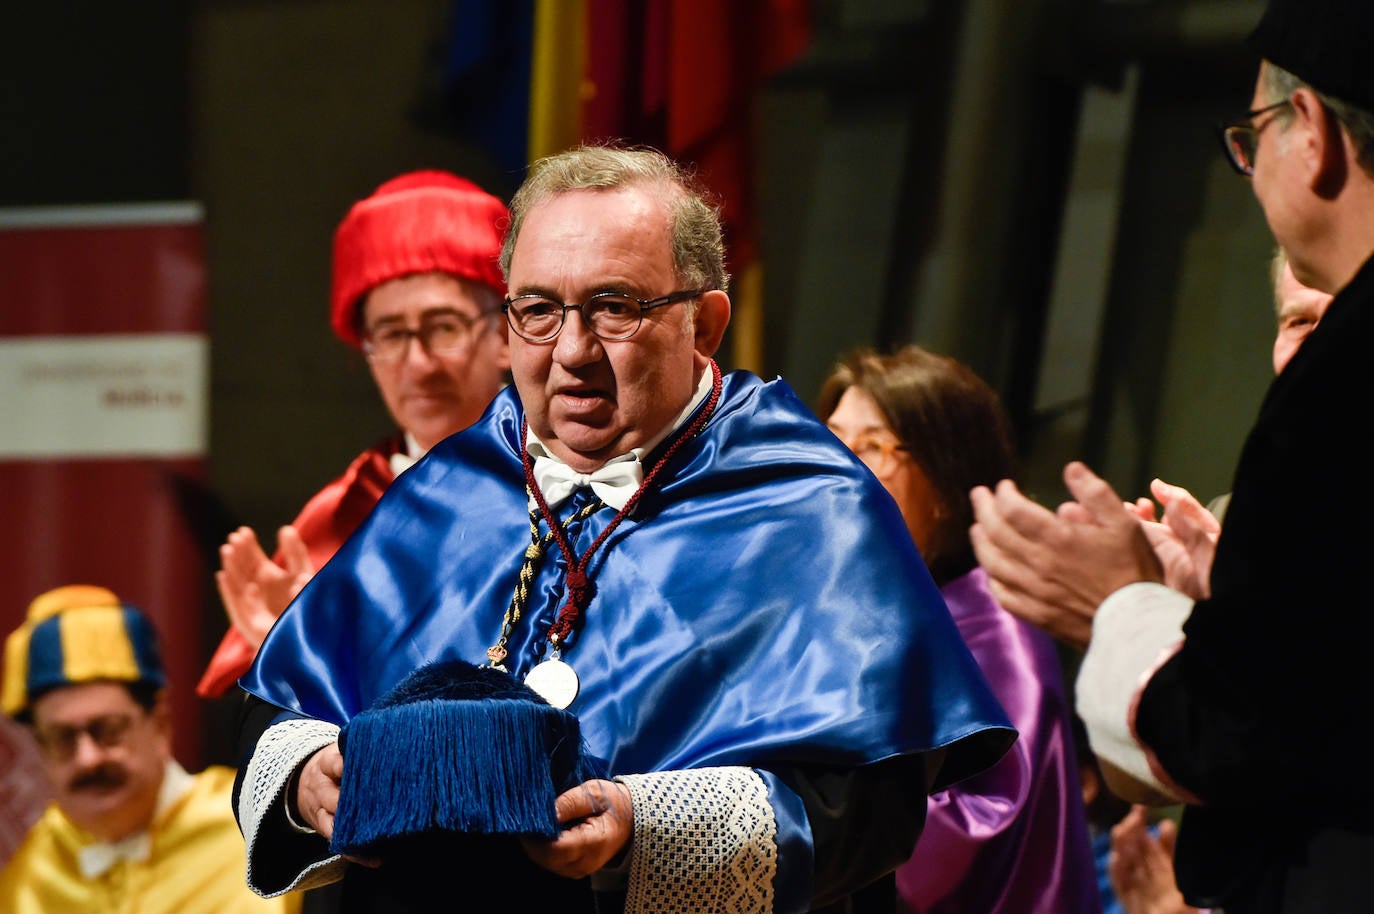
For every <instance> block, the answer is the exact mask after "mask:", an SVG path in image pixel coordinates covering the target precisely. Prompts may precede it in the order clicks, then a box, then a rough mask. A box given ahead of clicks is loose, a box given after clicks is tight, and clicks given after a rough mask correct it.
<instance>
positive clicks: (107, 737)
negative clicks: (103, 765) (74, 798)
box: [33, 714, 134, 762]
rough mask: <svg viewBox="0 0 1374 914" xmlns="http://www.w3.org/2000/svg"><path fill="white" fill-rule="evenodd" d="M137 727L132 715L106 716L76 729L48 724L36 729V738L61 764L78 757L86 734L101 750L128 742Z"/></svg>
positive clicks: (66, 725) (48, 753)
mask: <svg viewBox="0 0 1374 914" xmlns="http://www.w3.org/2000/svg"><path fill="white" fill-rule="evenodd" d="M133 725H134V718H133V716H132V715H129V714H103V715H101V716H100V717H96V718H93V719H91V720H88V721H86V722H85V723H84V724H78V725H76V726H72V725H69V724H48V725H46V726H42V727H35V728H34V731H33V735H34V737H35V738H36V739H37V740H38V747H39V748H40V749H42V750H43V752H44V753H46V754H47V755H48V756H49V757H51V758H53V759H56V760H57V761H60V762H65V761H67V760H69V759H71V758H72V757H73V756H75V755H76V745H77V743H78V742H80V740H81V736H82V734H85V735H86V736H89V737H90V738H91V740H92V741H93V742H94V743H95V744H96V745H97V746H99V747H100V748H101V749H113V748H115V747H116V746H121V745H123V744H124V743H125V742H126V741H127V740H128V736H129V731H130V730H131V729H132V728H133Z"/></svg>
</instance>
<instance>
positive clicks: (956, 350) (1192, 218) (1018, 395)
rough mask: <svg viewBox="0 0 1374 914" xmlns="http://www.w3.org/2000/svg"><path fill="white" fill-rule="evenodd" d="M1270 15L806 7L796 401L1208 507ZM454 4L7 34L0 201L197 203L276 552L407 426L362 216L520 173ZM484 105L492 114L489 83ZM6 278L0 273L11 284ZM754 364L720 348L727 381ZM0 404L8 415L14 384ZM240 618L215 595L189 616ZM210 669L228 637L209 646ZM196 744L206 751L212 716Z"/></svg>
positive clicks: (1240, 416)
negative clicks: (927, 421)
mask: <svg viewBox="0 0 1374 914" xmlns="http://www.w3.org/2000/svg"><path fill="white" fill-rule="evenodd" d="M1259 11H1260V5H1259V4H1258V3H1255V2H1242V0H1235V2H1220V0H1213V2H1204V0H1175V2H1170V0H1137V2H1127V0H1119V2H1110V0H1015V2H1013V0H965V2H946V3H934V2H921V0H885V2H884V0H817V2H816V3H815V4H814V13H815V40H814V43H813V46H812V48H811V49H810V51H808V53H807V54H806V55H805V56H804V57H803V59H802V60H801V61H799V62H798V63H797V64H796V65H794V66H793V67H791V68H790V69H789V70H788V71H786V72H785V73H783V74H781V75H780V76H779V77H777V78H776V79H774V80H773V81H772V82H770V83H769V84H768V85H767V86H766V87H765V88H764V89H763V90H762V91H761V92H760V93H759V95H758V98H757V102H758V107H757V122H756V128H757V133H758V139H757V148H758V150H759V153H758V155H759V158H758V162H757V167H756V172H757V180H756V184H755V187H754V188H753V192H754V195H755V198H756V203H757V205H758V207H759V208H760V211H761V212H762V214H763V236H762V239H761V243H762V252H763V260H764V277H765V299H764V311H765V322H764V338H765V341H766V342H765V345H764V347H763V352H762V356H761V362H760V363H759V364H757V365H755V366H754V367H757V368H759V369H760V370H761V373H763V374H765V375H767V376H771V375H774V374H781V375H782V376H783V377H784V378H786V379H787V380H788V381H789V382H790V383H792V385H793V386H794V387H795V388H796V389H797V391H798V392H799V393H800V394H801V395H802V396H803V397H804V398H806V399H808V400H809V399H810V398H811V397H812V396H813V395H814V393H815V391H816V389H817V387H818V385H819V382H820V379H821V378H822V377H823V376H824V374H825V372H826V370H827V369H828V367H829V365H830V363H831V362H832V361H833V360H834V359H835V358H836V357H837V356H838V355H839V354H840V353H841V352H843V351H844V350H845V349H847V348H849V347H851V346H854V345H860V344H872V345H878V346H887V345H893V344H897V343H901V342H905V341H908V340H915V341H918V342H922V343H924V344H926V345H929V346H931V347H932V348H936V349H939V350H942V351H945V352H949V353H951V354H953V355H955V356H958V357H960V358H962V359H964V360H965V361H967V362H969V363H970V364H971V365H973V366H974V367H975V368H976V369H977V370H978V371H980V372H981V373H983V374H984V375H985V376H986V377H988V378H989V379H990V380H991V381H993V382H994V383H995V384H996V385H997V386H998V387H999V389H1001V390H1002V392H1003V394H1004V396H1005V398H1006V400H1007V403H1008V405H1009V406H1010V407H1011V408H1012V410H1013V412H1014V414H1015V418H1016V420H1017V425H1018V429H1019V430H1020V436H1021V439H1022V443H1023V446H1024V449H1025V450H1026V452H1027V458H1028V466H1027V473H1026V479H1025V482H1026V484H1027V485H1028V486H1029V487H1030V488H1031V490H1032V491H1034V492H1036V493H1037V494H1038V495H1039V496H1040V497H1041V498H1042V499H1043V500H1045V501H1047V502H1048V501H1054V500H1057V498H1058V497H1059V494H1060V493H1059V484H1058V479H1057V473H1058V468H1059V466H1060V465H1062V463H1063V461H1064V460H1065V459H1068V458H1070V457H1087V458H1088V459H1089V460H1090V461H1092V462H1093V464H1094V465H1096V466H1097V467H1099V468H1100V469H1102V470H1103V471H1104V472H1105V473H1106V474H1107V476H1108V478H1109V479H1110V480H1111V481H1112V482H1114V483H1115V484H1116V485H1118V487H1120V489H1121V490H1122V491H1123V493H1127V494H1132V495H1134V494H1137V493H1143V490H1144V486H1145V484H1146V483H1147V482H1148V480H1149V478H1150V477H1151V476H1153V475H1162V476H1164V477H1165V478H1168V479H1170V480H1172V481H1175V482H1178V483H1180V484H1183V485H1187V486H1189V487H1191V488H1193V489H1194V490H1195V491H1196V492H1197V493H1198V494H1199V496H1200V497H1203V498H1206V497H1209V496H1210V495H1212V494H1215V493H1218V492H1220V491H1223V490H1225V489H1226V488H1227V487H1229V484H1230V468H1231V466H1232V465H1233V463H1234V460H1235V457H1236V455H1237V453H1238V451H1239V447H1240V442H1241V440H1242V437H1243V434H1244V431H1245V429H1246V428H1247V427H1248V426H1249V424H1250V422H1251V420H1252V419H1253V416H1254V413H1255V410H1256V408H1257V406H1258V403H1259V399H1260V396H1261V395H1262V392H1263V390H1264V387H1265V385H1266V384H1267V382H1268V380H1269V377H1268V375H1269V362H1268V349H1269V343H1270V340H1271V338H1272V332H1273V321H1272V310H1271V303H1270V298H1269V292H1268V288H1267V280H1266V275H1265V264H1266V261H1267V258H1268V255H1269V244H1270V241H1269V238H1268V234H1267V231H1266V229H1265V227H1264V224H1263V220H1262V218H1261V216H1260V213H1259V210H1258V207H1257V206H1256V205H1255V203H1254V201H1253V199H1252V198H1251V196H1250V193H1249V188H1248V185H1247V184H1246V182H1245V181H1244V180H1243V179H1240V178H1238V177H1237V176H1235V175H1234V174H1232V173H1231V172H1230V171H1229V169H1228V168H1227V167H1226V165H1225V163H1224V162H1223V160H1222V159H1221V157H1220V155H1219V152H1218V149H1217V146H1216V141H1215V139H1214V137H1213V136H1212V126H1213V124H1214V122H1215V121H1216V120H1218V119H1220V118H1222V117H1228V116H1233V115H1235V114H1237V113H1239V112H1243V111H1244V110H1245V109H1246V108H1247V107H1248V102H1249V99H1250V90H1251V86H1252V82H1253V75H1254V69H1255V65H1256V61H1255V60H1254V59H1252V58H1251V57H1249V55H1248V54H1247V53H1246V51H1245V48H1244V45H1243V41H1242V39H1243V36H1244V35H1245V34H1246V32H1247V31H1248V29H1249V28H1250V26H1251V25H1252V24H1253V22H1254V21H1255V20H1256V19H1257V18H1258V15H1259ZM450 12H451V2H450V0H199V2H191V0H148V2H145V3H140V4H106V3H95V2H65V3H64V2H52V3H47V4H41V5H40V4H28V5H24V6H23V7H22V8H20V9H17V10H12V11H10V17H9V18H10V20H11V24H10V25H8V26H7V28H6V30H5V31H6V32H7V35H6V41H5V48H4V53H3V54H0V206H18V205H33V204H50V203H68V202H112V201H128V200H164V199H194V200H198V201H200V202H201V203H202V204H203V205H204V212H205V220H206V221H205V231H206V239H207V269H208V275H209V297H210V307H211V322H210V333H211V346H212V348H211V358H212V373H211V416H210V420H211V425H210V428H211V437H210V488H211V493H212V495H213V505H212V510H209V511H208V513H207V523H210V524H213V525H218V526H219V527H220V528H222V529H223V530H224V531H225V532H227V530H228V529H229V527H230V526H231V525H232V524H235V523H239V522H242V523H247V524H250V525H252V526H253V527H255V528H256V529H257V530H258V531H259V532H260V534H261V535H263V537H264V539H265V540H267V541H268V542H269V543H270V542H271V541H273V540H274V538H275V535H274V531H275V529H276V527H277V526H278V525H280V524H282V523H285V522H287V521H288V520H290V518H291V517H292V516H293V515H294V514H295V512H296V511H297V509H298V508H299V507H300V505H301V504H302V503H303V502H304V500H305V499H306V498H307V497H308V496H309V495H310V494H311V493H313V492H314V491H315V490H316V489H317V488H318V487H319V486H320V485H321V484H323V483H324V482H326V481H327V480H328V479H330V478H332V477H333V476H334V475H335V474H336V473H337V472H338V471H339V470H340V469H341V468H342V467H343V466H344V465H345V463H346V462H347V461H348V460H349V459H350V458H351V457H352V456H353V455H354V454H356V453H357V452H358V451H359V450H361V449H362V448H363V447H364V446H366V445H367V444H368V443H370V442H371V441H373V440H374V439H376V438H378V437H380V436H381V435H383V434H386V433H387V432H388V431H389V426H388V422H387V419H386V416H385V413H384V412H383V410H382V408H381V405H380V403H379V402H378V398H377V396H376V393H375V390H374V388H373V386H372V383H371V380H370V378H369V376H368V374H367V370H366V366H365V365H364V364H363V363H362V362H361V360H360V359H359V358H358V357H357V356H356V355H355V354H353V353H352V352H351V351H350V350H348V349H347V348H346V347H344V346H343V345H342V344H341V343H339V342H338V341H337V340H335V339H334V338H333V337H332V336H331V335H330V332H329V330H328V325H327V321H326V315H327V293H328V284H329V246H330V237H331V234H332V231H333V228H334V226H335V224H336V223H337V222H338V220H339V218H340V217H341V216H342V215H343V213H344V211H345V210H346V209H347V207H348V205H349V204H350V203H351V202H352V201H353V200H355V199H357V198H358V197H360V196H362V195H364V194H366V193H368V192H369V191H370V190H371V189H372V188H373V187H375V186H376V185H377V184H378V183H380V182H381V181H383V180H385V179H386V178H388V177H390V176H391V175H393V174H396V173H398V172H400V171H403V170H406V169H410V168H414V167H420V166H436V167H443V168H449V169H452V170H455V171H458V172H460V173H464V174H467V175H468V176H469V177H471V178H473V179H474V180H476V181H477V182H478V183H480V184H482V185H483V186H485V187H487V188H488V189H489V190H491V191H492V192H494V193H497V194H499V195H502V196H508V195H509V193H510V192H511V191H512V190H513V189H514V187H515V185H516V183H517V182H518V180H519V175H518V174H513V173H511V172H509V171H507V170H503V169H501V168H500V167H499V166H497V165H496V163H495V162H494V161H493V160H492V159H491V158H490V156H488V155H487V154H486V153H485V152H484V151H483V150H482V149H481V148H479V147H478V146H476V145H475V144H473V143H471V142H468V141H467V140H465V139H464V138H463V137H461V136H457V135H455V134H454V133H453V132H452V131H451V130H449V129H445V128H444V127H443V126H442V121H441V119H437V118H436V116H435V111H434V105H435V95H434V93H435V89H434V84H435V80H436V72H437V70H436V68H437V66H438V64H437V62H436V59H437V55H438V54H439V53H440V51H441V45H442V42H443V40H444V37H445V33H444V30H445V26H446V23H447V22H448V16H449V14H450ZM474 91H481V89H480V87H476V88H475V89H474ZM2 289H3V277H0V294H2ZM734 361H735V355H734V354H733V353H726V354H725V355H724V357H723V358H722V362H723V363H724V364H725V365H726V367H729V366H730V365H731V364H732V363H733V362H734ZM0 395H3V392H0ZM195 609H196V611H200V612H203V613H204V614H205V616H206V619H207V624H208V625H209V627H210V628H211V630H212V634H214V635H216V636H217V634H218V633H219V632H220V631H222V629H223V626H224V620H223V616H222V613H221V610H220V607H219V605H218V602H217V600H216V599H215V598H214V597H213V594H212V590H211V589H210V588H209V587H208V586H207V590H206V601H205V605H204V606H203V607H197V608H195ZM206 649H207V651H208V645H207V646H206ZM227 714H228V711H227V710H226V709H224V708H218V707H217V708H216V709H214V710H213V712H212V713H211V714H210V715H209V722H208V723H207V727H209V728H212V729H213V731H214V732H213V733H212V734H211V737H210V739H211V742H212V744H213V745H214V746H215V747H216V750H215V751H216V753H220V752H224V751H227V750H226V749H225V747H224V745H223V742H222V740H223V736H222V734H223V730H222V729H221V728H222V727H223V720H222V718H224V717H226V716H227Z"/></svg>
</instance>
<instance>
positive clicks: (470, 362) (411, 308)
mask: <svg viewBox="0 0 1374 914" xmlns="http://www.w3.org/2000/svg"><path fill="white" fill-rule="evenodd" d="M482 288H483V287H480V286H478V285H476V284H474V283H471V282H468V281H466V280H461V279H458V278H457V277H455V276H452V275H450V274H448V273H417V274H414V275H411V276H402V277H399V278H397V279H392V280H388V281H387V282H384V283H382V284H381V285H379V286H377V287H376V288H375V289H373V290H372V291H371V292H369V293H368V295H367V298H366V299H365V300H364V302H363V336H364V338H366V337H368V336H374V337H375V336H379V335H381V334H384V333H386V332H387V331H388V330H392V331H393V332H394V331H395V330H397V329H401V330H404V329H410V330H420V329H422V328H424V327H425V326H426V325H428V324H432V323H433V322H442V321H448V322H450V323H451V322H453V321H455V320H457V321H471V322H473V323H472V324H471V327H470V329H469V330H468V331H467V335H466V342H465V343H464V344H463V345H462V346H461V347H460V348H459V349H457V350H455V351H452V352H430V351H428V350H427V349H426V348H425V347H424V346H422V345H421V344H420V340H419V339H416V338H413V337H412V338H411V339H410V341H409V344H408V345H407V346H406V348H405V352H404V354H403V355H402V356H401V357H400V358H399V359H397V360H396V361H391V362H385V361H381V360H378V359H369V360H368V365H369V367H370V368H371V369H372V378H373V380H375V381H376V382H377V389H378V390H380V391H381V394H382V400H383V401H384V402H385V403H386V408H387V410H388V411H390V413H391V418H392V419H394V420H395V421H396V424H397V425H399V426H400V427H401V428H403V429H405V430H406V431H408V432H410V433H411V434H412V435H414V436H415V439H416V441H418V442H419V443H420V446H421V447H423V448H426V449H428V448H431V447H433V446H434V445H435V444H437V443H438V442H440V441H442V440H443V439H444V438H447V437H448V436H449V435H452V434H453V433H454V432H459V431H462V430H463V429H465V428H467V427H468V426H469V425H471V424H472V423H474V422H476V421H477V419H478V418H479V417H481V415H482V412H483V411H484V410H485V409H486V408H487V406H488V404H490V403H491V400H492V398H493V397H495V396H496V394H497V393H498V392H499V391H500V390H501V387H502V386H503V385H504V384H505V373H506V369H507V368H509V367H510V354H509V352H508V350H507V348H506V332H505V327H504V326H502V323H501V312H500V310H499V309H493V307H492V305H493V302H492V301H491V300H490V299H488V298H486V297H484V296H483V294H482ZM484 308H485V309H486V310H485V311H484Z"/></svg>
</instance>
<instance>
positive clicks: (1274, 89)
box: [1264, 60, 1374, 177]
mask: <svg viewBox="0 0 1374 914" xmlns="http://www.w3.org/2000/svg"><path fill="white" fill-rule="evenodd" d="M1299 89H1311V90H1312V91H1313V92H1314V93H1315V94H1316V96H1317V99H1318V100H1319V101H1321V103H1322V104H1323V105H1325V106H1326V108H1327V110H1329V111H1330V112H1331V113H1332V114H1333V115H1335V116H1336V120H1338V121H1340V122H1341V124H1342V125H1343V126H1344V127H1345V129H1346V132H1347V133H1349V134H1350V141H1351V142H1352V143H1354V144H1355V159H1356V161H1357V162H1359V163H1360V168H1361V169H1363V171H1364V172H1365V174H1367V175H1369V176H1370V177H1374V114H1371V113H1370V112H1368V111H1366V110H1364V109H1363V108H1360V107H1358V106H1357V105H1352V104H1350V103H1349V102H1345V101H1342V100H1340V99H1339V98H1336V97H1335V96H1332V95H1327V94H1326V93H1325V92H1322V91H1321V90H1320V89H1317V88H1315V87H1313V86H1312V85H1311V84H1309V83H1307V82H1304V81H1303V80H1302V79H1300V78H1298V77H1297V76H1295V75H1293V74H1292V73H1290V72H1288V71H1287V70H1285V69H1283V68H1282V67H1279V66H1275V64H1274V62H1273V61H1268V60H1266V61H1265V67H1264V91H1265V93H1266V94H1267V95H1268V101H1270V102H1273V103H1275V104H1277V103H1278V102H1280V101H1283V100H1284V99H1287V98H1292V97H1293V93H1294V92H1296V91H1298V90H1299ZM1278 116H1279V117H1280V118H1282V119H1283V122H1284V123H1285V124H1286V123H1287V122H1288V120H1289V119H1291V118H1292V112H1291V111H1289V110H1287V109H1285V110H1283V111H1280V112H1279V114H1278Z"/></svg>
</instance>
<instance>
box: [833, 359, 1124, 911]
mask: <svg viewBox="0 0 1374 914" xmlns="http://www.w3.org/2000/svg"><path fill="white" fill-rule="evenodd" d="M818 412H819V414H820V416H821V418H822V419H824V420H825V421H826V424H827V425H828V426H829V427H830V429H831V431H833V432H834V433H835V434H836V436H838V437H839V438H840V440H841V441H843V442H844V443H845V444H846V445H848V447H849V448H850V449H851V450H853V451H854V453H855V454H856V455H857V456H858V457H859V459H860V460H862V461H863V462H864V463H865V464H866V465H867V466H868V467H869V469H870V470H872V471H873V474H874V475H875V476H876V477H877V478H878V479H879V481H881V482H882V483H883V485H884V487H886V488H887V490H888V492H889V493H890V494H891V495H892V497H893V498H894V499H895V500H896V502H897V506H898V507H899V508H900V509H901V512H902V516H903V518H905V520H906V522H907V528H908V529H909V530H910V531H911V535H912V538H913V539H914V540H915V541H916V545H917V547H918V548H919V550H920V552H921V555H922V556H923V557H924V558H925V561H926V565H927V567H929V569H930V572H931V575H932V577H933V578H934V579H935V583H936V584H937V585H938V586H939V588H940V592H941V594H942V595H943V596H944V598H945V602H946V604H947V605H948V606H949V610H950V613H951V614H952V615H953V617H954V621H955V623H956V624H957V625H958V627H959V632H960V634H961V635H962V636H963V638H964V640H965V642H967V644H968V646H969V648H970V649H971V650H972V652H973V656H974V658H975V659H976V660H977V661H978V665H979V666H980V667H981V668H982V671H983V673H984V675H985V676H987V678H988V682H989V683H990V684H991V685H992V688H993V692H994V693H995V694H996V695H997V698H998V700H999V701H1001V702H1002V705H1003V707H1004V709H1005V710H1006V712H1007V715H1008V716H1009V717H1010V718H1011V722H1012V724H1013V725H1014V726H1015V727H1016V729H1017V730H1018V731H1019V733H1020V737H1019V738H1018V740H1017V742H1016V744H1015V745H1014V746H1013V747H1012V749H1011V751H1009V752H1008V753H1007V754H1006V755H1005V756H1003V757H1002V759H1001V761H999V762H998V763H997V764H996V765H994V766H993V767H992V768H990V769H988V770H987V771H985V772H983V773H982V774H980V775H976V776H974V777H972V778H969V779H968V780H965V781H962V782H960V783H959V784H957V785H956V786H954V787H952V788H950V789H948V790H945V791H942V792H940V793H937V794H934V795H933V796H931V797H930V800H929V802H928V806H927V818H926V824H925V830H924V831H923V832H922V833H921V838H920V841H919V843H918V844H917V845H916V852H915V854H914V855H913V856H912V858H911V859H910V860H909V861H908V862H907V863H905V864H904V865H903V866H902V867H901V868H900V869H898V871H897V891H898V895H899V904H898V909H899V910H900V911H919V912H926V914H931V912H957V911H980V912H989V914H997V912H1002V914H1010V912H1016V914H1059V912H1075V914H1081V912H1097V911H1100V910H1101V902H1100V897H1099V894H1098V889H1097V883H1096V875H1095V864H1094V860H1093V855H1092V847H1091V843H1090V839H1089V835H1088V826H1087V820H1086V817H1085V815H1084V810H1083V802H1082V795H1081V792H1080V789H1079V783H1078V769H1077V766H1076V763H1075V758H1074V749H1073V733H1072V725H1071V720H1072V718H1071V716H1070V715H1071V706H1070V703H1069V700H1068V698H1067V697H1066V695H1065V690H1064V683H1063V674H1062V671H1061V669H1060V665H1059V655H1058V652H1057V649H1056V647H1055V645H1054V643H1053V641H1052V640H1051V639H1050V638H1049V636H1047V635H1045V634H1044V633H1043V632H1040V631H1038V630H1037V629H1035V628H1033V627H1032V626H1030V625H1028V624H1027V623H1025V622H1022V621H1020V620H1019V619H1017V618H1015V617H1014V616H1012V615H1011V614H1009V613H1007V612H1004V611H1003V610H1002V609H1001V607H999V606H998V605H997V602H996V601H995V600H994V599H993V597H992V595H991V593H989V591H988V581H987V576H986V574H984V572H983V571H982V569H980V568H979V567H978V566H977V562H976V560H975V558H974V555H973V548H972V546H971V545H970V544H969V537H968V530H969V526H970V525H971V524H972V522H973V511H972V507H971V505H970V503H969V499H968V492H969V490H970V489H971V488H972V487H973V486H975V485H980V484H981V485H991V484H994V483H995V482H996V481H997V480H999V479H1003V478H1008V477H1013V476H1014V475H1015V463H1016V458H1015V454H1014V450H1013V445H1012V434H1011V425H1010V422H1009V421H1008V419H1007V416H1006V414H1005V412H1004V411H1003V409H1002V406H1001V403H1000V402H999V400H998V398H997V394H996V393H995V392H994V391H993V390H992V388H990V387H989V386H988V385H987V384H986V383H985V382H984V381H983V380H982V379H981V378H979V377H978V376H977V375H976V374H974V373H973V372H972V371H971V370H970V369H969V368H967V367H966V366H964V365H962V364H961V363H959V362H957V361H955V360H954V359H951V358H948V357H945V356H941V355H937V354H935V353H933V352H929V351H928V350H925V349H922V348H921V347H919V346H914V345H913V346H907V347H905V348H903V349H901V350H899V351H898V352H896V353H894V354H891V355H882V354H879V353H877V352H875V351H873V350H870V349H865V350H860V351H858V352H855V353H853V354H852V355H850V356H848V357H847V358H845V359H844V360H843V361H842V362H840V364H838V365H837V366H836V367H835V368H834V370H833V371H832V372H831V374H830V376H829V377H828V378H827V380H826V381H825V383H824V385H823V386H822V388H821V393H820V397H819V401H818Z"/></svg>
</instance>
